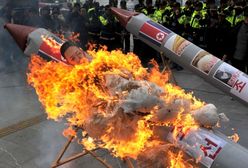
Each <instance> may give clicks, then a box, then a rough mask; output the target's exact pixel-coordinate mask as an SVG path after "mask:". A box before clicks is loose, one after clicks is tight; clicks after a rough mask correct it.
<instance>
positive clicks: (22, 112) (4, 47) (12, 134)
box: [0, 20, 248, 168]
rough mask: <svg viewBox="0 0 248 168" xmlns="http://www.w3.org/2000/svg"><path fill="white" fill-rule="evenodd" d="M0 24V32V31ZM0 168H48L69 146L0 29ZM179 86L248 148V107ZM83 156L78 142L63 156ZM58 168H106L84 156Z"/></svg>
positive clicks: (193, 80)
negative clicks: (221, 117) (220, 117)
mask: <svg viewBox="0 0 248 168" xmlns="http://www.w3.org/2000/svg"><path fill="white" fill-rule="evenodd" d="M2 23H3V22H2V21H1V20H0V26H1V27H2ZM0 32H1V33H0V39H1V40H0V168H15V167H18V168H48V167H50V166H51V164H52V163H53V161H54V160H55V158H56V156H57V154H58V152H59V151H60V149H61V148H62V146H63V145H64V143H65V142H66V141H67V139H66V138H65V137H63V135H62V131H63V129H64V128H65V127H66V124H65V123H64V122H63V121H61V122H54V121H50V120H47V119H46V115H45V113H44V109H43V108H42V106H41V104H40V103H39V101H38V98H37V95H36V94H35V91H34V89H33V88H32V87H30V86H29V85H28V84H27V82H26V73H27V65H28V60H29V58H28V57H26V56H24V55H23V53H22V52H21V51H20V50H19V48H18V47H17V46H16V44H15V42H14V41H13V39H12V38H11V37H10V36H9V35H8V33H7V32H6V31H5V30H3V29H2V28H0ZM173 75H174V77H175V79H176V81H177V83H178V85H179V86H180V87H182V88H184V89H185V91H187V92H192V91H193V93H194V95H195V96H196V97H198V98H199V99H201V100H204V101H205V102H207V103H213V104H215V106H216V107H217V108H218V111H219V113H225V114H226V115H227V116H228V118H230V122H229V123H227V124H225V125H223V126H222V127H221V128H219V130H220V131H221V132H222V133H224V134H226V135H232V134H233V133H234V132H237V133H238V134H239V136H240V140H239V143H240V144H241V145H242V146H244V147H246V148H248V134H247V130H248V124H247V121H248V107H247V106H244V105H243V104H241V103H239V102H238V101H236V100H233V99H232V98H231V97H230V96H228V95H226V94H225V93H223V92H221V91H220V90H218V89H216V88H215V87H214V86H212V85H210V84H208V83H206V82H205V81H204V80H203V79H201V78H200V77H198V76H196V75H194V74H192V73H191V72H189V71H187V70H182V71H174V70H173ZM80 151H82V146H80V145H78V144H77V142H76V141H74V142H73V144H72V145H71V146H70V148H69V151H68V153H67V154H66V156H69V155H70V154H72V153H76V152H80ZM96 153H97V155H98V156H100V157H101V158H103V159H104V160H107V161H108V163H110V164H111V165H112V166H113V167H114V168H116V167H120V168H124V167H126V165H125V164H124V163H123V161H121V160H120V159H117V158H113V157H112V156H111V155H110V154H109V153H108V151H106V150H102V149H101V150H98V151H97V152H96ZM61 167H62V168H67V167H68V168H69V167H70V168H79V167H86V168H101V167H104V166H102V164H101V163H100V162H98V161H96V160H95V159H94V158H93V157H92V156H91V155H89V154H88V155H86V156H84V157H81V158H79V159H77V160H75V161H73V162H70V163H68V164H65V165H64V166H61Z"/></svg>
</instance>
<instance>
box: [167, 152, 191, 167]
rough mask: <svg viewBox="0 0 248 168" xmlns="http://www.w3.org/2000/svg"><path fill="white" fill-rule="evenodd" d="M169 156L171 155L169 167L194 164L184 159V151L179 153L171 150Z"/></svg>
mask: <svg viewBox="0 0 248 168" xmlns="http://www.w3.org/2000/svg"><path fill="white" fill-rule="evenodd" d="M169 157H170V167H169V168H193V166H192V165H190V164H189V163H187V162H186V161H185V160H184V159H183V152H182V151H179V152H178V153H173V152H171V151H169Z"/></svg>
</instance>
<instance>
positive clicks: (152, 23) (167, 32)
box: [147, 20, 172, 34]
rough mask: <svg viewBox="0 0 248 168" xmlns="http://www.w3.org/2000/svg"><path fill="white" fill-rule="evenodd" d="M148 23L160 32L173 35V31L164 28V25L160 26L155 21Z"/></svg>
mask: <svg viewBox="0 0 248 168" xmlns="http://www.w3.org/2000/svg"><path fill="white" fill-rule="evenodd" d="M147 23H149V24H151V25H152V26H154V27H156V28H158V29H159V30H161V31H163V32H165V33H166V34H170V33H172V31H171V30H170V29H167V28H165V27H164V26H162V25H160V24H158V23H155V22H153V21H151V20H149V21H147Z"/></svg>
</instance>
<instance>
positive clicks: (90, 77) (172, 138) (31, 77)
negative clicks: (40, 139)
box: [6, 25, 246, 168]
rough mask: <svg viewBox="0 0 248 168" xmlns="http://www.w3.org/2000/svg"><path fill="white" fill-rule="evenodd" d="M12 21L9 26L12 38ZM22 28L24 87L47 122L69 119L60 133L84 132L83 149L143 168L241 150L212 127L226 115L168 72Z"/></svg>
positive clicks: (218, 159)
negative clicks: (25, 67)
mask: <svg viewBox="0 0 248 168" xmlns="http://www.w3.org/2000/svg"><path fill="white" fill-rule="evenodd" d="M13 26H14V25H6V27H7V29H9V30H10V31H11V32H12V33H11V34H12V35H13V36H14V35H16V34H15V33H13V32H14V31H13V29H14V28H13ZM14 27H15V26H14ZM19 28H20V27H18V29H19ZM25 31H26V32H29V33H28V35H26V36H25V38H27V39H28V40H26V46H25V45H24V46H22V49H23V50H24V52H25V53H26V54H31V53H36V54H33V55H32V57H31V60H30V64H29V72H28V74H27V75H28V82H29V84H30V85H32V86H33V87H34V88H35V91H36V93H37V95H38V98H39V101H40V102H41V104H42V105H43V107H44V109H45V111H46V113H47V116H48V118H49V119H53V120H55V121H60V120H61V119H65V120H66V121H67V123H68V125H69V127H68V129H67V130H65V131H64V134H66V135H72V136H75V132H74V131H73V127H74V126H77V127H80V128H82V129H83V131H82V134H83V135H87V136H83V138H82V139H80V141H79V142H80V143H81V144H82V145H83V146H84V147H85V148H86V149H88V150H92V149H95V148H97V147H100V148H105V149H107V150H109V151H110V153H111V154H112V155H113V156H115V157H119V158H132V159H134V160H136V161H137V165H138V166H139V167H142V168H143V167H144V168H145V167H146V168H148V167H165V168H167V167H171V168H174V167H177V168H184V167H187V168H188V167H197V163H198V165H199V164H200V165H204V166H205V167H215V166H219V165H221V166H222V167H223V166H225V165H228V164H229V161H227V162H223V160H222V159H223V156H226V155H228V154H230V153H232V152H233V151H234V150H235V152H236V153H239V154H244V155H245V154H246V152H245V150H240V146H238V145H237V144H235V143H233V142H231V141H229V140H228V139H226V138H225V137H224V136H222V135H221V134H218V133H216V132H214V131H213V130H212V128H213V127H215V126H216V125H217V124H218V123H219V122H220V121H221V120H223V119H224V120H227V119H226V117H225V115H224V114H218V113H217V109H216V107H215V106H214V105H213V104H207V103H205V102H203V101H200V100H198V99H197V98H195V97H194V96H193V95H192V93H186V92H185V91H184V90H183V89H181V88H180V87H178V86H176V85H174V84H171V83H169V82H168V81H169V75H170V74H169V73H168V72H163V73H161V72H160V71H159V66H158V64H157V63H156V62H155V61H151V65H152V68H151V69H146V68H144V67H142V65H141V62H140V60H139V59H138V57H137V56H136V55H134V54H133V53H128V54H124V53H122V52H121V51H119V50H114V51H111V52H109V51H107V50H105V49H104V48H102V49H100V50H98V51H96V50H88V51H87V52H85V51H82V50H81V49H80V48H78V47H76V46H73V45H71V44H70V43H69V44H70V45H68V42H64V41H62V40H61V39H59V38H57V37H56V36H54V35H53V34H51V33H50V32H47V31H46V30H45V29H35V30H34V29H29V28H27V27H25ZM24 41H25V40H24ZM17 42H18V41H17ZM22 42H23V41H21V42H20V41H19V43H18V44H19V45H20V44H22ZM63 48H64V49H63ZM34 50H36V51H35V52H34ZM44 55H45V56H49V57H51V58H52V59H53V60H52V61H47V60H46V59H44V58H42V57H41V56H43V57H44ZM78 56H79V57H78ZM79 58H80V59H79ZM230 146H232V149H231V148H230ZM189 156H190V157H191V158H193V160H192V159H189ZM237 159H238V158H237ZM240 160H242V159H240ZM230 165H232V164H230Z"/></svg>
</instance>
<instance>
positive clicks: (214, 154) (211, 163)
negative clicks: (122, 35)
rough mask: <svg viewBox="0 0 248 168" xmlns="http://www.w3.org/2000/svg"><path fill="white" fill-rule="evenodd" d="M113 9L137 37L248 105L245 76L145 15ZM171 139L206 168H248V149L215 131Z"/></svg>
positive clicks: (195, 132)
mask: <svg viewBox="0 0 248 168" xmlns="http://www.w3.org/2000/svg"><path fill="white" fill-rule="evenodd" d="M111 10H112V12H113V14H114V15H115V16H116V18H117V19H118V20H119V21H120V23H121V24H122V25H123V26H124V27H125V28H126V29H127V30H128V31H129V32H130V33H132V34H133V35H134V36H136V37H138V38H139V39H140V40H142V41H143V42H145V43H146V44H148V45H149V46H151V47H153V48H154V49H155V50H157V51H158V52H163V53H164V54H165V56H167V57H168V58H169V59H171V60H172V61H174V62H176V63H178V64H180V65H181V66H183V67H184V68H186V69H190V70H191V71H193V72H194V73H196V74H198V75H199V76H201V77H203V78H204V79H205V80H206V81H208V82H210V83H212V84H213V85H214V86H217V87H218V88H220V89H221V90H222V91H224V92H227V93H229V94H231V96H234V97H236V98H237V99H239V100H241V101H242V102H244V103H245V104H246V105H248V76H247V75H246V74H245V73H243V72H241V71H239V70H238V69H236V68H234V67H232V66H231V65H229V64H227V63H225V62H223V61H221V60H220V59H218V58H217V57H215V56H213V55H212V54H210V53H208V52H206V51H204V50H203V49H201V48H199V47H198V46H196V45H194V44H193V43H191V42H189V41H187V40H186V39H184V38H182V37H181V36H179V35H177V34H176V33H174V32H172V31H171V30H169V29H167V28H165V27H164V26H162V25H160V24H158V23H155V22H153V21H152V20H151V19H150V18H148V17H147V16H145V15H144V14H142V13H136V12H130V11H127V10H123V9H119V8H114V7H112V8H111ZM167 140H168V141H170V142H171V143H174V144H177V145H178V146H179V147H181V149H183V150H184V151H185V152H186V153H188V154H189V155H190V156H192V157H193V158H195V159H197V158H198V159H199V158H200V159H199V162H200V163H201V165H202V166H203V167H208V168H210V167H211V168H217V167H218V168H232V167H242V168H245V167H247V165H248V161H247V159H248V151H247V149H245V148H243V147H241V146H240V145H238V144H235V143H233V142H230V141H229V140H227V139H226V138H225V136H223V135H221V134H220V133H218V132H213V131H212V130H211V131H207V130H204V129H199V130H198V131H189V132H188V133H187V135H186V136H185V135H178V139H177V140H176V141H175V140H173V138H171V135H170V134H169V135H168V136H167Z"/></svg>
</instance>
